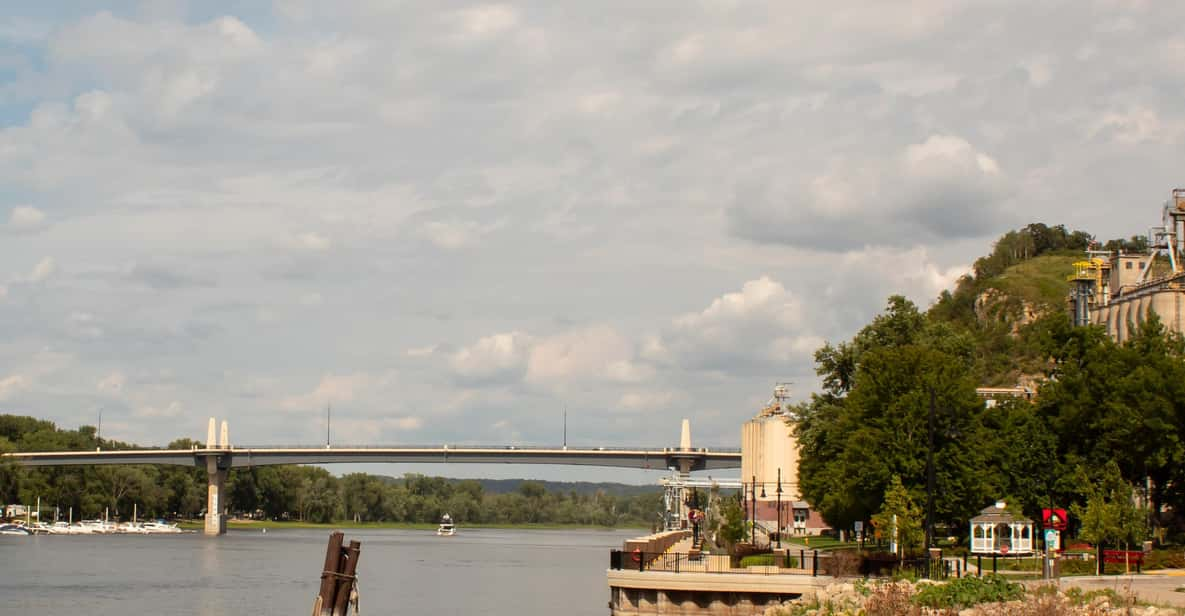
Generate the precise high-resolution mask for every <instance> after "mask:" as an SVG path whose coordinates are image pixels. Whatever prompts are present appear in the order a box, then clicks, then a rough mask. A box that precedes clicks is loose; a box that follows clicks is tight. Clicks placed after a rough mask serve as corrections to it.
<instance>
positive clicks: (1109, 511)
mask: <svg viewBox="0 0 1185 616" xmlns="http://www.w3.org/2000/svg"><path fill="white" fill-rule="evenodd" d="M1079 476H1080V478H1081V481H1082V483H1083V485H1084V486H1085V490H1084V492H1085V496H1086V502H1085V504H1076V505H1074V507H1073V511H1074V514H1075V515H1076V516H1078V518H1079V520H1081V524H1082V526H1081V529H1080V530H1079V533H1078V536H1079V537H1081V538H1083V539H1085V540H1087V541H1089V542H1091V543H1097V544H1100V545H1125V546H1129V545H1131V544H1134V543H1139V542H1141V541H1143V540H1144V539H1145V538H1146V537H1147V536H1148V528H1147V525H1146V524H1145V523H1144V516H1145V512H1144V511H1142V510H1141V509H1140V508H1139V507H1136V505H1135V503H1134V502H1133V498H1132V497H1133V495H1134V494H1135V491H1134V490H1133V489H1132V486H1131V484H1129V483H1127V482H1126V481H1124V480H1123V477H1122V476H1121V475H1120V472H1119V466H1118V465H1117V464H1115V463H1114V462H1112V463H1110V464H1107V465H1106V467H1105V468H1104V470H1103V472H1102V476H1101V477H1098V479H1097V481H1090V480H1089V479H1088V478H1087V474H1086V472H1085V471H1084V470H1082V469H1080V471H1079Z"/></svg>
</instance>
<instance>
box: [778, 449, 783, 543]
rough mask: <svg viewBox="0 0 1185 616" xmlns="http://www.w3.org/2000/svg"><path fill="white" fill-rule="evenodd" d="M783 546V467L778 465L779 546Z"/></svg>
mask: <svg viewBox="0 0 1185 616" xmlns="http://www.w3.org/2000/svg"><path fill="white" fill-rule="evenodd" d="M781 547H782V467H780V466H779V467H778V548H781Z"/></svg>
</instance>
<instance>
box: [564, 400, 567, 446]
mask: <svg viewBox="0 0 1185 616" xmlns="http://www.w3.org/2000/svg"><path fill="white" fill-rule="evenodd" d="M567 450H568V407H566V406H565V407H564V451H567Z"/></svg>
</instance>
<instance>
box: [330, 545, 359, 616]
mask: <svg viewBox="0 0 1185 616" xmlns="http://www.w3.org/2000/svg"><path fill="white" fill-rule="evenodd" d="M361 551H362V543H361V542H358V541H351V542H350V547H349V548H347V549H346V550H345V554H344V556H345V562H342V563H341V564H340V567H341V568H340V573H341V574H340V575H339V576H338V582H337V597H335V598H334V601H333V616H346V607H347V606H348V605H349V604H350V595H351V591H353V590H354V583H355V582H356V581H357V577H356V575H355V574H356V573H357V572H358V553H359V552H361Z"/></svg>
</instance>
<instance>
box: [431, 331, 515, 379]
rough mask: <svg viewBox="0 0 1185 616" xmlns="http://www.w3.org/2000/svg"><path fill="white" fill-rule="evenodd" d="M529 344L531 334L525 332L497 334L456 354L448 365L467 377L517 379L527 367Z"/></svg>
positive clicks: (458, 373)
mask: <svg viewBox="0 0 1185 616" xmlns="http://www.w3.org/2000/svg"><path fill="white" fill-rule="evenodd" d="M530 346H531V337H530V336H528V335H526V334H524V333H522V332H507V333H501V334H494V335H492V336H486V337H484V338H481V339H480V340H478V341H477V342H475V343H473V344H471V345H469V346H466V347H463V348H461V349H460V350H458V351H457V352H456V353H453V355H452V357H451V358H450V359H449V364H450V366H451V367H452V369H453V371H454V372H456V373H457V375H458V376H460V377H462V378H465V379H475V380H478V381H485V380H493V381H504V380H517V379H518V378H519V377H520V376H521V375H522V374H523V371H524V370H525V368H526V361H527V357H528V353H529V350H530Z"/></svg>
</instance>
